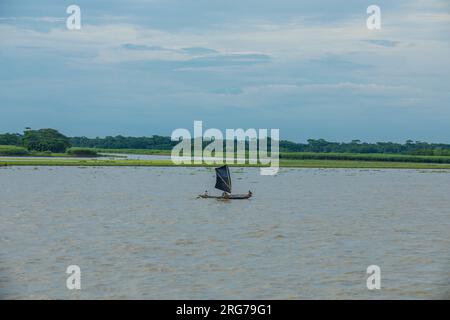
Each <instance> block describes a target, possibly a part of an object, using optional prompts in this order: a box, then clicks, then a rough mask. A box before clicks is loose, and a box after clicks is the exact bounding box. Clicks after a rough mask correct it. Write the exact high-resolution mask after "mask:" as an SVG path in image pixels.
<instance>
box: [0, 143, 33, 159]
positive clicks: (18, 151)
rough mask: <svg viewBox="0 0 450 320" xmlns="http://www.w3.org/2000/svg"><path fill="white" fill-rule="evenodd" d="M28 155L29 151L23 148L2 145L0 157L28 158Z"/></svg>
mask: <svg viewBox="0 0 450 320" xmlns="http://www.w3.org/2000/svg"><path fill="white" fill-rule="evenodd" d="M28 154H29V152H28V150H27V149H25V148H23V147H16V146H1V145H0V156H27V155H28Z"/></svg>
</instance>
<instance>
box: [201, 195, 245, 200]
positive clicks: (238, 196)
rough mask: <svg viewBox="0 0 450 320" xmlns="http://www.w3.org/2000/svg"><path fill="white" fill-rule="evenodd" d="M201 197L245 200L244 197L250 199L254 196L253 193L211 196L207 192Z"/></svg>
mask: <svg viewBox="0 0 450 320" xmlns="http://www.w3.org/2000/svg"><path fill="white" fill-rule="evenodd" d="M199 197H200V198H204V199H209V198H211V199H222V200H243V199H249V198H251V197H252V194H251V193H250V194H230V195H229V196H209V195H205V194H201V195H199Z"/></svg>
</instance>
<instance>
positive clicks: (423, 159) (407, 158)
mask: <svg viewBox="0 0 450 320" xmlns="http://www.w3.org/2000/svg"><path fill="white" fill-rule="evenodd" d="M280 159H286V160H308V159H310V160H340V161H343V160H350V161H388V162H414V163H450V156H412V155H401V154H378V153H375V154H363V153H318V152H289V153H288V152H282V153H280Z"/></svg>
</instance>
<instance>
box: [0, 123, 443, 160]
mask: <svg viewBox="0 0 450 320" xmlns="http://www.w3.org/2000/svg"><path fill="white" fill-rule="evenodd" d="M177 143H178V141H171V139H170V137H164V136H158V135H153V136H151V137H125V136H121V135H118V136H114V137H113V136H107V137H104V138H100V137H96V138H87V137H67V136H65V135H63V134H61V133H60V132H58V131H57V130H55V129H39V130H31V129H27V130H25V131H24V132H23V133H22V134H19V133H4V134H0V145H10V146H22V147H25V148H27V149H28V150H34V151H44V152H45V151H50V152H65V151H66V150H67V149H68V148H70V147H78V148H101V149H149V150H171V149H172V148H173V147H174V146H175V145H176V144H177ZM204 143H205V145H206V144H208V142H206V141H205V142H204ZM280 151H281V152H318V153H364V154H370V153H387V154H409V155H435V156H450V144H443V143H428V142H423V141H412V140H408V141H406V142H405V143H395V142H376V143H368V142H362V141H360V140H353V141H350V142H331V141H327V140H325V139H309V140H307V143H296V142H292V141H287V140H282V141H280Z"/></svg>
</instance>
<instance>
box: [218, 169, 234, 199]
mask: <svg viewBox="0 0 450 320" xmlns="http://www.w3.org/2000/svg"><path fill="white" fill-rule="evenodd" d="M216 188H217V189H219V190H222V191H225V192H228V193H231V177H230V170H229V169H228V166H222V167H220V168H216Z"/></svg>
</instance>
